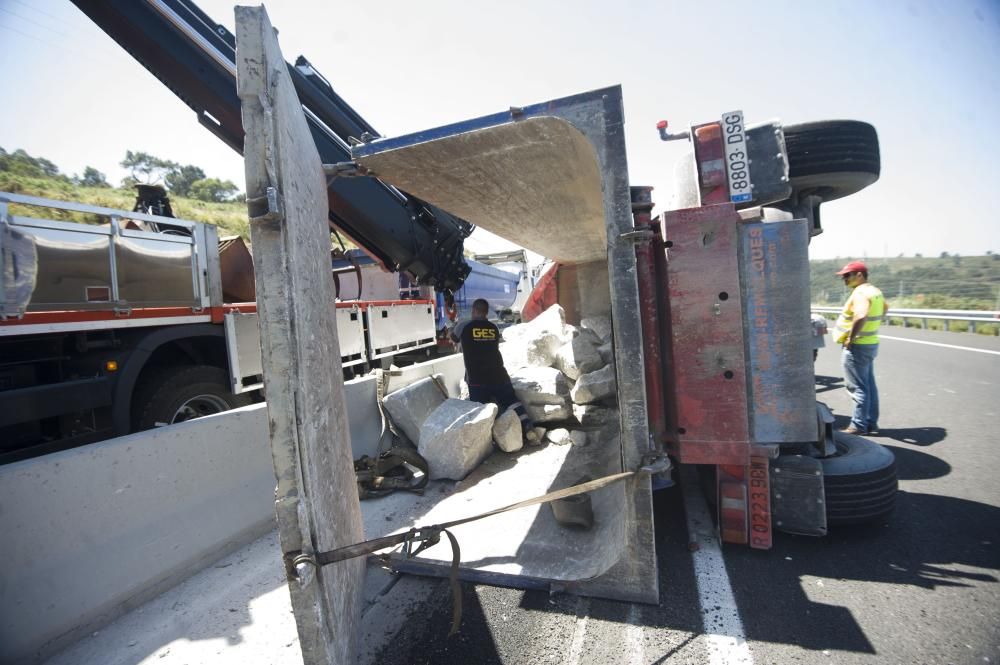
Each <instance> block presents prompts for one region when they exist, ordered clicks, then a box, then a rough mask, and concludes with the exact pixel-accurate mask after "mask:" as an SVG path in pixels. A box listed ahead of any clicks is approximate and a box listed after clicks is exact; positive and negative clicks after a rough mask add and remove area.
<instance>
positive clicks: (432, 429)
mask: <svg viewBox="0 0 1000 665" xmlns="http://www.w3.org/2000/svg"><path fill="white" fill-rule="evenodd" d="M496 416H497V405H496V404H480V403H479V402H468V401H466V400H460V399H448V400H445V401H444V402H443V403H442V404H441V405H440V406H439V407H438V408H437V409H435V410H434V412H433V413H431V414H430V415H429V416H428V417H427V420H425V421H424V424H423V427H421V429H420V443H419V444H418V446H417V450H418V451H419V452H420V454H421V455H423V456H424V458H425V459H426V460H427V465H428V467H429V471H430V477H431V479H432V480H438V479H441V478H449V479H451V480H461V479H462V478H465V476H466V475H468V473H469V472H470V471H472V470H473V469H475V468H476V467H477V466H479V464H480V463H481V462H482V461H483V460H484V459H485V458H486V456H487V455H489V454H490V451H491V450H492V449H493V421H494V419H495V418H496Z"/></svg>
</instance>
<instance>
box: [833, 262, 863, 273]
mask: <svg viewBox="0 0 1000 665" xmlns="http://www.w3.org/2000/svg"><path fill="white" fill-rule="evenodd" d="M849 272H864V273H867V272H868V266H866V265H865V264H864V263H862V262H861V261H851V262H850V263H848V264H847V265H846V266H844V267H843V268H841V269H840V270H839V271H837V273H836V274H837V275H846V274H847V273H849Z"/></svg>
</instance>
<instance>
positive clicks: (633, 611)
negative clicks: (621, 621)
mask: <svg viewBox="0 0 1000 665" xmlns="http://www.w3.org/2000/svg"><path fill="white" fill-rule="evenodd" d="M626 621H627V623H626V624H625V657H626V658H627V659H628V660H627V662H628V665H645V663H646V644H645V640H644V638H643V634H642V609H641V608H640V607H639V606H638V605H636V604H635V603H633V604H631V605H629V608H628V618H627V619H626Z"/></svg>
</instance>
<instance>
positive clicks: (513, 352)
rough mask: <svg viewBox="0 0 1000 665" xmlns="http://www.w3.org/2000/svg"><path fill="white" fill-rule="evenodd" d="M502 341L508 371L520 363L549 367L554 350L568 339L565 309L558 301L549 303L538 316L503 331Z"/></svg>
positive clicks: (502, 350) (520, 364) (526, 365)
mask: <svg viewBox="0 0 1000 665" xmlns="http://www.w3.org/2000/svg"><path fill="white" fill-rule="evenodd" d="M503 339H504V342H505V343H504V344H501V345H500V354H501V355H502V356H503V359H504V365H505V366H506V367H507V371H511V370H513V369H517V368H519V367H549V366H550V365H552V362H553V361H554V360H555V355H556V352H557V351H558V350H559V347H561V346H562V345H563V344H565V343H566V342H567V341H569V336H568V333H567V330H566V313H565V312H564V311H563V308H562V307H560V306H559V305H552V306H551V307H549V308H548V309H547V310H545V311H544V312H542V313H541V314H540V315H539V316H537V317H536V318H534V319H533V320H531V321H529V322H528V323H521V324H518V325H516V326H510V327H508V328H505V329H504V331H503Z"/></svg>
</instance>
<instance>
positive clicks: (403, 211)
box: [72, 0, 474, 289]
mask: <svg viewBox="0 0 1000 665" xmlns="http://www.w3.org/2000/svg"><path fill="white" fill-rule="evenodd" d="M72 2H73V4H75V5H76V6H77V7H78V8H79V9H80V10H81V11H82V12H83V13H84V14H86V15H87V16H88V17H89V18H90V19H91V20H93V21H94V23H96V24H97V25H98V26H99V27H100V28H101V29H102V30H104V31H105V32H106V33H107V34H108V35H109V36H110V37H111V38H112V39H114V40H115V41H116V42H118V43H119V44H120V45H121V46H122V47H123V48H124V49H125V50H126V51H128V52H129V53H131V54H132V56H133V57H134V58H135V59H136V60H138V61H139V62H140V63H141V64H142V65H143V66H144V67H146V69H148V70H149V71H150V72H152V73H153V75H154V76H156V77H157V78H158V79H159V80H160V81H162V82H163V84H164V85H166V86H167V87H168V88H170V89H171V90H172V91H173V92H174V93H175V94H176V95H177V96H178V97H180V98H181V100H183V101H184V103H185V104H187V105H188V106H190V107H191V108H192V109H193V110H194V111H195V113H196V114H197V115H198V122H200V123H201V124H202V125H204V126H205V127H207V128H208V129H209V130H210V131H211V132H212V133H213V134H215V135H216V136H218V137H219V138H220V139H222V140H223V141H224V142H225V143H226V144H227V145H229V146H230V147H231V148H233V149H234V150H236V151H237V152H239V153H241V154H242V152H243V124H242V119H241V116H240V100H239V98H238V97H237V95H236V38H235V36H234V35H233V34H232V33H231V32H229V30H227V29H226V28H225V27H224V26H221V25H219V24H218V23H216V22H215V21H213V20H212V19H211V18H210V17H209V16H208V15H207V14H205V13H204V12H203V11H201V9H199V8H198V7H197V6H196V5H195V4H194V3H193V2H190V1H188V0H72ZM288 70H289V74H290V75H291V77H292V80H293V82H294V83H295V88H296V91H297V92H298V95H299V100H300V101H301V102H302V107H303V111H304V113H305V116H306V120H307V122H308V123H309V128H310V130H311V132H312V136H313V139H314V140H315V142H316V148H317V150H318V151H319V154H320V157H321V158H322V160H323V162H324V163H336V162H343V161H348V160H350V159H351V153H350V147H349V143H348V141H349V140H350V139H351V138H356V139H360V138H361V137H362V136H363V135H365V134H367V135H370V136H372V137H377V136H379V134H378V132H376V131H375V128H374V127H372V126H371V125H369V124H368V123H367V122H366V121H365V120H364V118H362V117H361V116H360V115H359V114H358V113H357V112H356V111H355V110H354V109H353V108H351V107H350V105H348V104H347V103H346V102H345V101H344V100H343V99H341V98H340V97H339V96H338V95H337V94H336V93H335V92H334V90H333V87H332V86H331V85H330V84H329V83H328V82H327V81H326V79H325V78H323V76H322V75H320V74H319V72H317V71H316V70H315V68H314V67H313V66H312V65H311V64H310V63H309V61H308V60H306V59H305V58H303V57H301V56H300V57H299V58H298V59H297V60H296V62H295V65H289V66H288ZM328 197H329V201H330V219H329V221H330V223H331V224H332V225H333V226H335V227H336V228H338V229H340V230H342V231H343V232H344V233H345V234H346V235H347V236H348V237H350V238H351V239H352V240H353V241H354V242H356V243H358V245H360V246H361V247H362V248H363V249H364V250H365V251H367V252H368V253H369V254H371V255H372V256H373V257H374V258H375V259H376V260H378V261H379V262H380V263H381V264H382V265H383V266H385V267H386V268H387V269H389V270H397V271H406V272H408V273H410V274H411V275H412V276H413V277H414V278H415V279H416V280H417V281H418V282H419V283H421V284H430V285H433V286H436V287H438V288H450V289H457V288H458V287H459V286H461V284H462V282H463V280H464V279H465V277H466V275H468V273H469V267H468V265H467V264H466V263H465V260H464V258H463V255H462V246H463V242H464V240H465V238H467V237H468V236H469V234H470V233H472V230H473V229H474V227H473V225H471V224H469V223H468V222H466V221H465V220H463V219H460V218H458V217H455V216H453V215H451V214H449V213H447V212H445V211H444V210H441V209H439V208H436V207H435V206H433V205H430V204H429V203H427V202H425V201H421V200H420V199H418V198H416V197H413V196H410V195H409V194H406V193H405V192H401V191H399V190H398V189H396V188H394V187H391V186H389V185H386V184H385V183H383V182H381V181H379V180H378V179H376V178H371V177H362V178H335V179H333V180H331V181H330V183H329V187H328Z"/></svg>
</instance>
